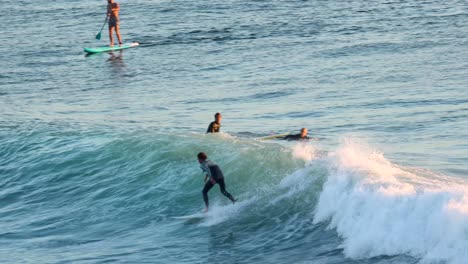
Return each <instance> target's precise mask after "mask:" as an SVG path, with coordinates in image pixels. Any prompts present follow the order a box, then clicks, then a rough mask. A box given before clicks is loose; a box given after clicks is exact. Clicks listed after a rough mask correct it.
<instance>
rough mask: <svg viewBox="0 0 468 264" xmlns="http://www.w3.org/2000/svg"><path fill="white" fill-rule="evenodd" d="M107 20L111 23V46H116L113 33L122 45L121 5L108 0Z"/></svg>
mask: <svg viewBox="0 0 468 264" xmlns="http://www.w3.org/2000/svg"><path fill="white" fill-rule="evenodd" d="M107 3H108V4H107V19H108V23H109V38H110V46H111V47H113V46H114V38H113V37H112V31H115V35H117V39H118V40H119V45H122V37H121V36H120V25H119V24H120V18H119V11H120V5H119V4H118V3H116V2H114V0H107Z"/></svg>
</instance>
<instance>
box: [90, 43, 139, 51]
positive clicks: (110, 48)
mask: <svg viewBox="0 0 468 264" xmlns="http://www.w3.org/2000/svg"><path fill="white" fill-rule="evenodd" d="M139 45H140V43H138V42H133V43H125V44H122V45H115V46H113V47H109V46H102V47H96V48H84V51H85V52H87V53H101V52H109V51H115V50H123V49H129V48H134V47H138V46H139Z"/></svg>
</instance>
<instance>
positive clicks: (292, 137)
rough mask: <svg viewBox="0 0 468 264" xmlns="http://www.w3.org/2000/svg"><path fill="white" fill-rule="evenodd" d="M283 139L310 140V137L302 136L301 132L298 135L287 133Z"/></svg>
mask: <svg viewBox="0 0 468 264" xmlns="http://www.w3.org/2000/svg"><path fill="white" fill-rule="evenodd" d="M283 139H285V140H289V141H291V140H309V139H310V138H309V137H308V136H305V137H301V134H296V135H287V136H285V137H284V138H283Z"/></svg>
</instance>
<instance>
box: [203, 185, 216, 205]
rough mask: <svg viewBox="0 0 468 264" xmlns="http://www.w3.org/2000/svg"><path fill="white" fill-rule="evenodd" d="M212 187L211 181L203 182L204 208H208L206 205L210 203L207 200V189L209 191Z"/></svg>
mask: <svg viewBox="0 0 468 264" xmlns="http://www.w3.org/2000/svg"><path fill="white" fill-rule="evenodd" d="M212 187H213V183H211V181H207V182H206V183H205V187H203V191H202V193H203V201H205V206H206V208H207V209H208V206H209V205H210V203H209V202H208V191H210V189H211V188H212Z"/></svg>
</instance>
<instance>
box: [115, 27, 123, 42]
mask: <svg viewBox="0 0 468 264" xmlns="http://www.w3.org/2000/svg"><path fill="white" fill-rule="evenodd" d="M119 24H120V23H119V22H118V21H117V23H116V25H115V34H116V35H117V39H118V40H119V45H122V44H123V43H122V37H121V36H120V25H119Z"/></svg>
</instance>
